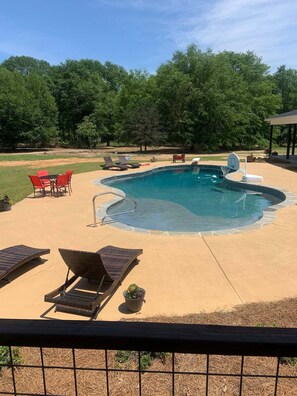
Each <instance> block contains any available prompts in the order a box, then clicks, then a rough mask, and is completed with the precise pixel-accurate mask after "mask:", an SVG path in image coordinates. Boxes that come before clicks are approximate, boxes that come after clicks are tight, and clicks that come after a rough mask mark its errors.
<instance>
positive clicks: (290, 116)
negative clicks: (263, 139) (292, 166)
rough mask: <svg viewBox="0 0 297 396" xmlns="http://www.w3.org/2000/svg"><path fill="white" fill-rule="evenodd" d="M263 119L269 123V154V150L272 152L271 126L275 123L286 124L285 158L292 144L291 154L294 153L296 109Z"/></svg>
mask: <svg viewBox="0 0 297 396" xmlns="http://www.w3.org/2000/svg"><path fill="white" fill-rule="evenodd" d="M265 121H267V122H269V124H270V141H269V155H271V152H272V134H273V127H274V126H275V125H277V126H281V125H286V126H288V138H287V153H286V159H289V158H290V148H291V146H292V153H291V155H295V143H296V125H297V110H293V111H289V112H287V113H282V114H277V115H275V116H272V117H269V118H267V119H266V120H265ZM292 127H293V128H292Z"/></svg>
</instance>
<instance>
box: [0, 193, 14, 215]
mask: <svg viewBox="0 0 297 396" xmlns="http://www.w3.org/2000/svg"><path fill="white" fill-rule="evenodd" d="M11 205H12V200H11V199H10V198H9V196H8V195H4V196H3V198H2V199H0V212H4V211H6V210H10V209H11Z"/></svg>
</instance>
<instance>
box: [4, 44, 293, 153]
mask: <svg viewBox="0 0 297 396" xmlns="http://www.w3.org/2000/svg"><path fill="white" fill-rule="evenodd" d="M296 108H297V70H295V69H288V68H286V66H280V67H279V68H278V69H277V71H276V72H275V73H274V74H269V66H267V65H265V64H264V63H262V60H261V58H259V57H258V56H256V55H255V54H254V53H253V52H246V53H235V52H230V51H224V52H220V53H216V54H215V53H213V52H212V51H211V50H207V51H201V50H200V49H199V48H197V47H196V46H195V45H193V44H192V45H190V46H189V47H188V48H187V49H186V50H185V51H184V52H183V51H177V52H175V53H174V54H173V56H172V59H171V60H169V61H168V62H166V63H164V64H161V65H160V66H159V68H158V69H157V71H156V73H155V74H149V73H147V72H146V71H143V70H131V71H126V70H125V69H124V68H123V67H122V66H119V65H115V64H113V63H111V62H105V63H104V64H102V63H100V62H99V61H98V60H91V59H82V60H66V61H65V62H64V63H61V64H60V65H57V66H52V65H50V64H49V63H48V62H46V61H44V60H38V59H35V58H31V57H28V56H15V57H14V56H12V57H10V58H8V59H6V60H4V61H3V62H2V63H1V64H0V147H1V148H15V147H16V146H17V145H18V144H20V143H23V144H27V145H33V146H35V147H38V146H40V147H45V146H46V145H49V144H50V145H71V146H77V147H87V148H95V147H96V146H97V145H98V144H99V143H101V144H103V143H104V144H107V145H110V144H111V142H113V143H114V142H117V143H123V144H137V145H139V146H140V148H141V149H146V147H147V146H148V145H150V146H151V145H152V146H157V145H160V144H180V145H184V146H188V147H189V148H194V147H195V148H197V149H200V150H218V149H232V148H247V149H248V148H255V147H262V148H264V147H266V146H267V141H268V139H269V128H268V126H267V123H266V122H265V118H267V117H268V116H270V115H273V114H276V113H278V112H285V111H290V110H293V109H296ZM285 133H286V131H285V130H284V131H282V134H283V135H281V136H283V137H285Z"/></svg>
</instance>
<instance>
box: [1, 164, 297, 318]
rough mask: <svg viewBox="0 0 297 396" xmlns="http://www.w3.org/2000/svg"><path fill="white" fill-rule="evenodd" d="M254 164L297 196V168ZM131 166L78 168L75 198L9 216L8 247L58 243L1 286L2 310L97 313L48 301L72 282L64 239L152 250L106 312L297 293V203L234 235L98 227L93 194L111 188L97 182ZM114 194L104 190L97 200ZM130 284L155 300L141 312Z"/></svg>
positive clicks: (87, 246)
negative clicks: (126, 299)
mask: <svg viewBox="0 0 297 396" xmlns="http://www.w3.org/2000/svg"><path fill="white" fill-rule="evenodd" d="M165 164H166V165H167V164H168V163H164V162H163V163H160V164H159V165H165ZM207 164H216V163H215V162H207ZM217 164H220V165H224V164H222V163H217ZM153 166H154V167H155V166H158V164H157V163H155V164H153ZM149 168H150V167H149V166H147V167H141V168H140V171H143V170H144V169H149ZM248 171H249V173H254V174H257V175H261V176H263V177H264V183H263V184H264V185H269V186H273V187H281V188H283V189H286V190H288V191H291V192H293V193H295V194H296V195H297V183H296V181H297V174H296V173H294V172H292V171H289V170H286V169H283V168H281V167H278V166H274V165H272V164H268V163H252V164H249V165H248ZM131 172H132V171H131V170H129V171H125V172H111V171H102V170H98V171H96V172H90V173H83V174H79V175H74V176H73V193H72V195H71V196H69V195H67V196H62V197H51V196H46V197H44V198H42V197H41V198H33V197H32V196H30V197H27V198H26V199H24V200H23V201H21V202H19V203H17V204H16V205H14V206H13V209H12V210H11V211H10V212H3V213H1V214H0V234H1V239H0V248H5V247H8V246H12V245H16V244H26V245H29V246H32V247H41V248H50V249H51V253H50V254H49V255H47V256H43V258H45V259H46V261H44V262H43V263H42V261H41V264H40V265H37V266H36V265H35V266H34V267H33V268H32V266H27V267H24V268H22V269H21V270H19V271H17V272H15V276H13V277H12V278H13V279H12V281H11V283H9V284H6V285H3V286H2V287H1V288H0V299H1V304H0V317H2V318H34V319H37V318H40V317H41V318H47V319H84V320H86V319H88V318H84V317H81V316H77V315H71V314H66V313H60V312H54V309H52V308H53V307H52V305H51V304H49V303H45V302H44V301H43V299H44V294H46V293H48V292H49V291H51V290H53V289H55V288H56V287H58V286H60V285H61V284H62V283H63V282H64V280H65V276H66V265H65V264H64V262H63V260H62V258H61V257H60V255H59V252H58V248H59V247H63V248H69V249H78V250H86V251H96V250H98V249H100V248H101V247H103V246H106V245H115V246H119V247H126V248H142V249H143V251H144V253H143V255H141V256H140V262H139V264H138V265H137V266H136V267H135V268H134V269H133V270H132V271H131V272H130V273H129V274H128V276H127V277H126V278H125V280H124V282H123V284H122V285H121V286H120V287H119V288H118V289H117V291H116V292H115V294H114V295H113V297H112V298H111V299H110V300H109V301H108V303H107V304H106V305H105V306H104V307H103V309H102V310H101V311H100V312H99V315H98V320H100V319H101V320H120V319H122V318H145V317H152V316H155V315H167V316H171V315H185V314H191V313H199V312H201V311H204V312H211V311H214V310H230V309H232V308H233V307H234V306H236V305H238V304H244V303H249V302H259V301H273V300H278V299H283V298H287V297H296V296H297V266H296V257H297V243H296V231H297V206H296V205H291V206H288V207H285V208H282V209H280V210H278V211H277V212H276V218H275V220H274V221H273V222H272V223H271V224H269V225H266V226H264V227H263V228H260V229H251V230H248V231H245V232H241V233H238V234H231V235H216V236H212V235H204V236H174V235H171V236H167V235H157V234H152V233H151V234H143V233H137V232H129V231H125V230H123V229H119V228H116V227H113V226H111V225H104V226H98V227H97V228H94V227H92V222H93V217H92V198H93V196H94V195H95V194H97V193H100V192H103V191H107V190H108V189H107V188H106V187H104V186H96V185H95V180H97V179H99V178H102V177H105V176H106V177H107V176H111V175H115V174H118V173H120V174H124V173H131ZM110 199H111V197H110V196H104V197H101V198H98V200H97V206H99V205H100V203H103V202H106V201H108V200H110ZM35 264H36V263H35ZM130 283H137V284H139V285H140V286H142V287H144V288H145V289H146V291H147V295H146V300H147V302H146V304H145V305H144V307H143V309H142V311H141V312H140V313H137V314H128V313H126V311H125V309H124V306H123V296H122V292H123V291H124V289H125V288H126V287H127V286H128V285H129V284H130Z"/></svg>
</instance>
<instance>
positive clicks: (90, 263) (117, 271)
mask: <svg viewBox="0 0 297 396" xmlns="http://www.w3.org/2000/svg"><path fill="white" fill-rule="evenodd" d="M59 252H60V254H61V256H62V258H63V260H64V261H65V263H66V265H67V266H68V271H67V276H66V280H65V283H64V284H63V285H62V286H60V287H59V288H57V289H56V290H54V291H52V292H51V293H48V294H46V295H45V296H44V300H45V301H47V302H51V303H54V304H55V305H56V310H57V311H62V312H69V313H74V314H77V315H83V316H90V317H93V318H96V316H97V314H98V310H99V306H100V303H101V302H102V301H103V300H104V299H105V298H106V297H108V296H110V295H111V294H112V292H113V291H114V290H115V289H116V287H117V286H119V285H120V284H121V282H122V280H123V279H124V277H125V276H126V273H127V270H128V269H129V267H130V266H131V264H132V263H134V262H137V260H136V259H137V257H138V256H139V255H140V254H142V253H143V250H142V249H124V248H118V247H115V246H106V247H104V248H102V249H100V250H98V251H97V252H96V253H92V252H84V251H78V250H68V249H59ZM70 271H71V272H72V273H73V274H74V275H73V276H72V277H71V278H70V279H69V273H70ZM78 278H84V279H87V280H88V281H95V282H96V283H97V285H98V287H97V290H96V291H93V292H92V291H89V290H86V286H83V285H80V283H81V282H83V280H84V279H80V280H79V281H78V282H76V284H75V285H74V286H73V288H72V289H71V290H69V291H67V288H68V287H69V286H70V285H72V284H73V283H74V282H75V281H76V280H77V279H78ZM89 286H90V284H89Z"/></svg>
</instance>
